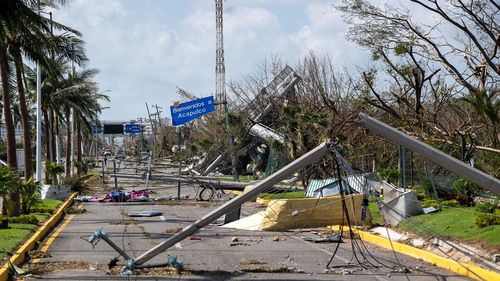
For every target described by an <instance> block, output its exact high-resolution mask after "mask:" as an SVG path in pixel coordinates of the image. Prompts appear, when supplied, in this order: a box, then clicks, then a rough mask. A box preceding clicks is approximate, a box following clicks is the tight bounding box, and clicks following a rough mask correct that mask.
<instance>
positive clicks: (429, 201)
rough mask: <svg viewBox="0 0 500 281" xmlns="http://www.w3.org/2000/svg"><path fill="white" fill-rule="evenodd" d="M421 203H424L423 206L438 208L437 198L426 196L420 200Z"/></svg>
mask: <svg viewBox="0 0 500 281" xmlns="http://www.w3.org/2000/svg"><path fill="white" fill-rule="evenodd" d="M420 205H422V207H423V208H429V207H434V208H437V202H436V200H435V199H429V198H424V199H422V201H420Z"/></svg>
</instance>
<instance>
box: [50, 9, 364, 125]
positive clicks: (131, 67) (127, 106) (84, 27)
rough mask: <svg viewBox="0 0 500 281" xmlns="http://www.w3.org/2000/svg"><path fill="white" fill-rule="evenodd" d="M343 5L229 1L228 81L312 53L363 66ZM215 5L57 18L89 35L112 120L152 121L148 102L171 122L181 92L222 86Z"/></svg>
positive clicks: (62, 13) (81, 12)
mask: <svg viewBox="0 0 500 281" xmlns="http://www.w3.org/2000/svg"><path fill="white" fill-rule="evenodd" d="M336 3H338V1H335V0H274V1H267V0H228V1H225V2H224V44H225V60H226V79H227V80H228V81H229V80H235V81H238V80H241V79H244V78H245V76H246V75H248V74H252V73H255V72H256V71H258V65H259V64H261V63H263V62H264V60H265V59H269V58H270V57H271V56H272V55H273V54H274V55H276V54H277V55H279V56H280V57H281V58H282V59H283V60H284V61H285V62H287V63H289V64H290V65H291V66H293V65H294V64H295V63H296V62H297V61H298V60H300V59H301V58H302V57H303V56H304V55H305V54H307V53H308V52H309V51H310V50H313V51H315V52H316V53H318V54H326V55H329V56H330V57H331V58H332V60H333V61H334V62H335V63H336V64H338V66H339V67H342V66H344V65H346V66H353V65H359V64H363V62H365V61H366V60H367V59H368V58H369V57H368V55H367V52H366V51H364V50H362V49H361V48H359V47H357V46H355V45H353V44H352V43H349V42H347V41H346V40H345V32H346V29H347V28H346V25H345V24H344V23H343V21H342V18H341V16H340V14H339V13H338V12H335V11H333V9H332V8H331V5H332V4H336ZM214 10H215V4H214V1H213V0H182V1H181V0H168V1H167V0H141V1H139V0H105V1H103V0H74V1H71V3H70V5H69V6H67V7H63V8H61V9H59V10H56V11H54V19H55V20H56V21H59V22H61V23H64V24H66V25H69V26H71V27H74V28H76V29H78V30H80V31H81V32H82V33H83V39H84V40H85V41H86V43H87V53H88V56H89V58H90V62H89V64H88V67H94V68H98V69H99V70H100V74H99V75H98V77H97V82H98V83H99V86H100V88H101V90H111V91H110V92H108V93H107V94H109V95H110V97H111V103H109V104H103V106H109V107H110V108H109V109H105V110H104V112H103V114H102V119H104V120H110V119H111V120H127V119H134V118H137V117H141V116H142V117H143V116H146V107H145V103H146V102H148V104H150V105H151V104H158V105H160V106H162V108H163V112H164V113H163V114H162V116H163V117H168V114H167V113H165V112H168V107H169V106H170V105H171V104H172V103H173V102H174V101H176V100H178V99H179V98H178V97H177V94H176V85H177V86H180V87H182V88H184V89H186V90H188V91H191V92H192V93H194V94H196V95H198V96H207V95H210V94H212V93H213V92H214V87H215V74H214V69H215V11H214Z"/></svg>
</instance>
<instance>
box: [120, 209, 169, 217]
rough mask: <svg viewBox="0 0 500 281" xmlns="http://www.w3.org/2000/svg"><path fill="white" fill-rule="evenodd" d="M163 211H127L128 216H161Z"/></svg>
mask: <svg viewBox="0 0 500 281" xmlns="http://www.w3.org/2000/svg"><path fill="white" fill-rule="evenodd" d="M162 214H163V212H160V211H155V210H145V211H138V212H128V214H127V215H128V216H129V217H154V216H161V215H162Z"/></svg>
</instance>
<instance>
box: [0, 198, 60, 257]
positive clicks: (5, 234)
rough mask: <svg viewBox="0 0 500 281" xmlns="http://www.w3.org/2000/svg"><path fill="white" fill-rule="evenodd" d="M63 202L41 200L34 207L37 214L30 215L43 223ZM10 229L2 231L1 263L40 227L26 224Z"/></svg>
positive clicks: (10, 225) (14, 225)
mask: <svg viewBox="0 0 500 281" xmlns="http://www.w3.org/2000/svg"><path fill="white" fill-rule="evenodd" d="M61 202H62V201H60V200H51V199H46V200H41V201H40V202H39V203H37V204H36V205H35V206H34V207H33V210H35V211H36V212H33V213H31V214H30V215H33V216H35V217H36V218H37V219H38V220H39V221H40V222H43V221H45V220H46V219H48V218H49V217H50V216H51V214H52V213H54V211H55V210H56V209H57V207H58V206H59V205H60V204H61ZM9 227H10V228H9V229H0V261H2V260H3V258H4V256H5V253H8V254H9V255H10V254H11V253H12V252H13V251H14V250H15V249H16V248H17V247H19V245H20V244H21V243H22V242H23V241H25V240H26V239H27V238H28V237H29V235H30V234H31V233H33V232H35V230H37V229H38V225H34V224H24V223H9ZM0 264H1V262H0Z"/></svg>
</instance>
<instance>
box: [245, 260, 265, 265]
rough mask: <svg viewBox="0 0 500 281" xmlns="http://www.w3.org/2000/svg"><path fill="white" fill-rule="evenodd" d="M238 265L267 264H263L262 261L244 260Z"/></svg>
mask: <svg viewBox="0 0 500 281" xmlns="http://www.w3.org/2000/svg"><path fill="white" fill-rule="evenodd" d="M240 264H241V265H251V264H267V262H264V261H258V260H245V259H242V260H241V261H240Z"/></svg>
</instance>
